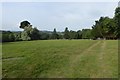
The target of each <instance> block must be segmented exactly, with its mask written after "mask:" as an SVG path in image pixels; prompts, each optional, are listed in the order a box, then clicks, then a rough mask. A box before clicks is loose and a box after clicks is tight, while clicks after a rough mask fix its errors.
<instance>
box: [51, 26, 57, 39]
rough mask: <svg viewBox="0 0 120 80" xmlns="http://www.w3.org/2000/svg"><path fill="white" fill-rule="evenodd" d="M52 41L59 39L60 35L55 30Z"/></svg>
mask: <svg viewBox="0 0 120 80" xmlns="http://www.w3.org/2000/svg"><path fill="white" fill-rule="evenodd" d="M51 39H59V35H58V34H57V32H56V29H55V28H54V31H53V33H52V36H51Z"/></svg>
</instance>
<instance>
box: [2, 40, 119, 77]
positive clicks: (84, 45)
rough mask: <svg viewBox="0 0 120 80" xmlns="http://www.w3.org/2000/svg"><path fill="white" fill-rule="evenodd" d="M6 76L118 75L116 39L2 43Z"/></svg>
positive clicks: (4, 74)
mask: <svg viewBox="0 0 120 80" xmlns="http://www.w3.org/2000/svg"><path fill="white" fill-rule="evenodd" d="M2 50H3V51H2V64H3V65H2V72H3V73H2V74H3V75H2V77H3V78H5V77H7V78H117V77H118V41H117V40H116V41H115V40H109V41H108V40H38V41H22V42H11V43H3V44H2Z"/></svg>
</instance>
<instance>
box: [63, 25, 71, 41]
mask: <svg viewBox="0 0 120 80" xmlns="http://www.w3.org/2000/svg"><path fill="white" fill-rule="evenodd" d="M64 38H65V39H70V36H69V30H68V28H67V27H66V28H65V31H64Z"/></svg>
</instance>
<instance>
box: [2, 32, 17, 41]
mask: <svg viewBox="0 0 120 80" xmlns="http://www.w3.org/2000/svg"><path fill="white" fill-rule="evenodd" d="M13 41H15V36H14V34H13V32H10V31H3V32H2V42H13Z"/></svg>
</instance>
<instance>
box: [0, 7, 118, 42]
mask: <svg viewBox="0 0 120 80" xmlns="http://www.w3.org/2000/svg"><path fill="white" fill-rule="evenodd" d="M19 27H20V28H22V29H24V31H22V32H20V31H19V32H11V31H0V32H2V42H11V41H29V40H49V39H98V38H100V39H120V7H117V8H116V9H115V14H114V17H113V18H109V17H100V19H99V20H97V21H95V24H94V25H93V26H92V29H82V30H78V31H73V30H69V29H68V27H66V28H65V30H64V32H57V31H56V28H54V30H53V32H51V31H39V30H38V29H37V28H36V27H34V28H33V26H32V25H31V24H30V22H28V21H22V22H21V23H20V26H19Z"/></svg>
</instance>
